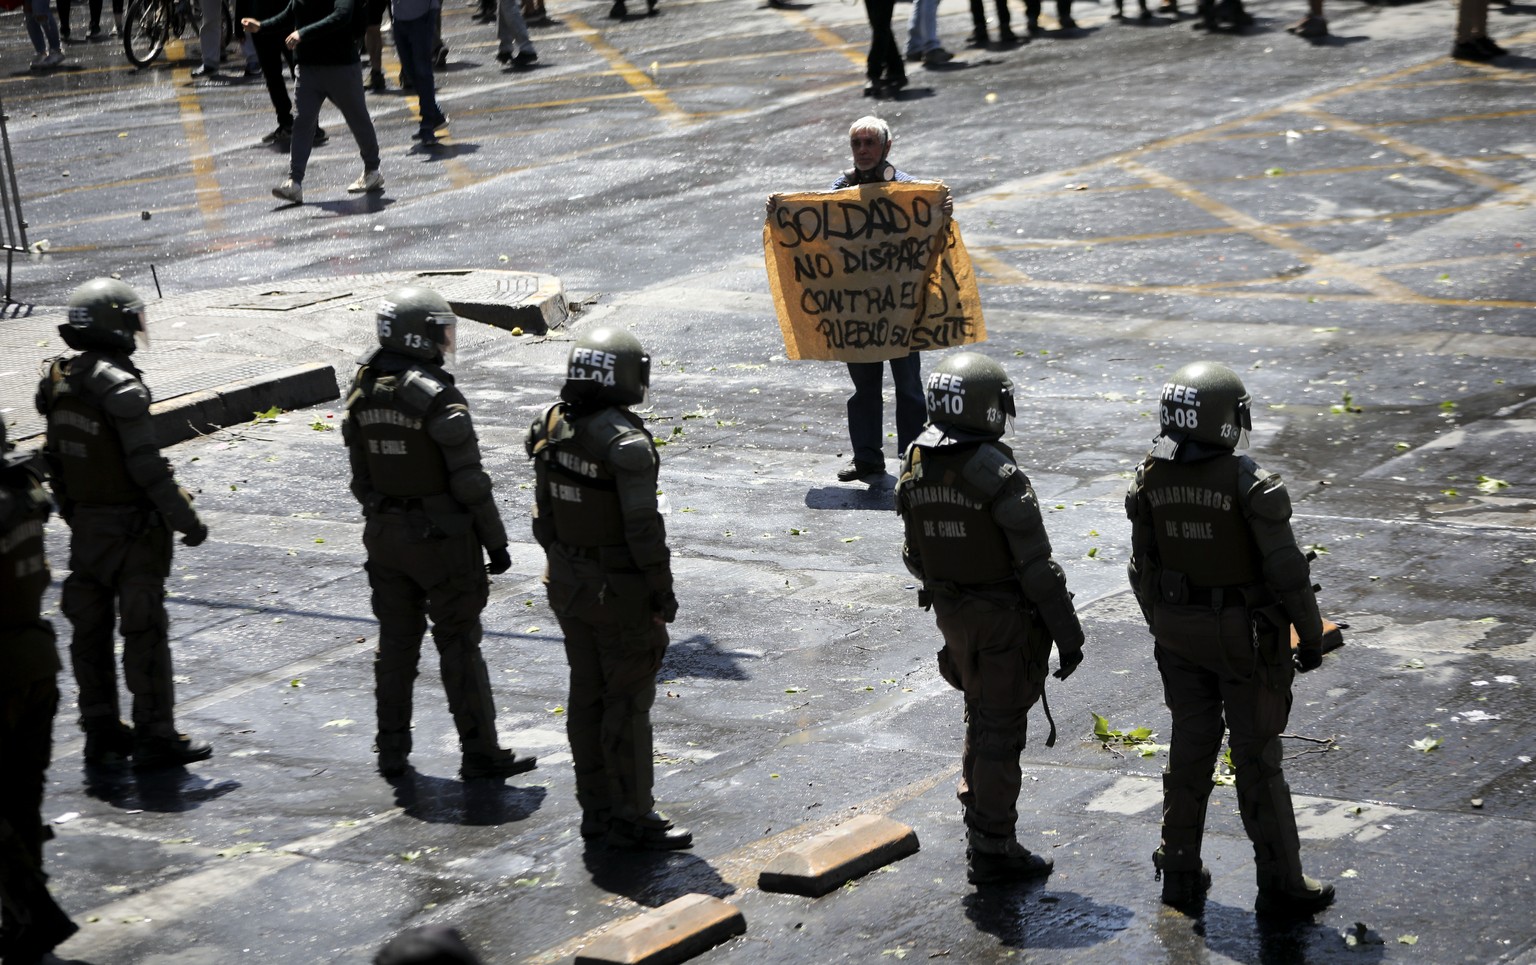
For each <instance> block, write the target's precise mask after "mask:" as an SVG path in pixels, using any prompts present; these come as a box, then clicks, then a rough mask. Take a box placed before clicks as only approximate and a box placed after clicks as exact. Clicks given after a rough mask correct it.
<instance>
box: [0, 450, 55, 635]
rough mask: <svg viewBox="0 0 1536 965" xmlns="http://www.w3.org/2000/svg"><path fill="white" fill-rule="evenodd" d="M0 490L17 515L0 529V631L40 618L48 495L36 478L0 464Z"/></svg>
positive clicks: (45, 580)
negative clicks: (6, 492)
mask: <svg viewBox="0 0 1536 965" xmlns="http://www.w3.org/2000/svg"><path fill="white" fill-rule="evenodd" d="M0 486H3V487H4V488H5V489H7V490H9V491H10V493H11V496H12V498H13V499H14V501H15V503H14V504H15V505H17V506H18V507H19V510H20V511H19V512H17V513H15V515H14V518H13V519H12V520H11V523H10V525H9V526H5V527H4V528H3V529H0V629H8V628H11V627H16V626H20V625H22V624H26V623H35V622H36V621H38V620H40V619H41V618H42V616H41V612H42V611H41V605H42V599H43V592H44V591H45V590H47V589H48V560H47V558H46V557H45V556H44V555H43V523H44V522H45V521H46V520H47V519H48V495H47V494H46V493H44V492H43V487H42V486H41V485H40V484H39V483H38V481H37V479H36V477H34V476H33V475H32V474H31V473H30V472H27V471H26V470H25V469H22V468H20V467H19V466H8V465H3V464H0Z"/></svg>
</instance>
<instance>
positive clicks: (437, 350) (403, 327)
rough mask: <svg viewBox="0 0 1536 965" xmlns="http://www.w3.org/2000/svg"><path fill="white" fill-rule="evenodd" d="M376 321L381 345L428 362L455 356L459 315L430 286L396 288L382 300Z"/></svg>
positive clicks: (447, 359)
mask: <svg viewBox="0 0 1536 965" xmlns="http://www.w3.org/2000/svg"><path fill="white" fill-rule="evenodd" d="M375 321H376V322H377V324H378V327H379V345H380V346H382V347H383V348H387V349H389V350H390V351H391V352H399V353H400V354H401V355H409V356H411V357H412V358H418V359H425V360H426V361H428V362H443V361H448V362H452V361H453V359H454V348H455V345H456V339H455V333H456V331H457V329H458V323H459V317H458V316H457V315H455V314H454V313H453V308H452V307H451V306H449V304H448V300H447V299H446V298H444V297H443V296H442V295H439V294H438V293H437V292H435V291H433V290H432V289H430V288H423V287H421V286H420V285H407V286H405V287H404V288H396V289H395V290H394V291H392V292H390V293H389V294H388V295H385V296H384V300H383V301H382V302H380V303H379V313H378V315H376V316H375Z"/></svg>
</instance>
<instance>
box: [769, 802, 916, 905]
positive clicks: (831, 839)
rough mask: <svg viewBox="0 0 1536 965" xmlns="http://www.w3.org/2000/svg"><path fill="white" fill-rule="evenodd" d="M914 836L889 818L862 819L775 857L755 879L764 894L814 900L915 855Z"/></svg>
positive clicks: (866, 817)
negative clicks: (783, 894)
mask: <svg viewBox="0 0 1536 965" xmlns="http://www.w3.org/2000/svg"><path fill="white" fill-rule="evenodd" d="M918 848H919V845H918V841H917V832H915V831H913V830H912V829H911V828H910V827H908V826H907V825H905V824H902V823H901V822H899V821H892V820H891V819H890V818H882V817H876V816H875V815H872V814H870V815H864V816H862V817H857V818H854V819H853V820H852V821H849V822H847V823H846V824H840V825H838V826H837V827H835V828H832V829H830V830H828V831H823V832H822V833H821V834H818V835H816V836H815V837H814V838H811V839H810V840H809V841H807V842H805V843H804V844H802V845H799V846H798V847H795V848H791V849H790V850H788V851H785V852H782V853H780V854H779V855H778V856H777V857H775V858H774V859H773V860H772V861H770V862H768V864H767V866H766V867H764V868H763V870H762V873H761V874H759V875H758V878H757V886H758V887H759V888H761V889H762V890H763V891H780V892H788V893H789V894H794V895H805V896H806V897H809V898H819V897H821V896H822V895H824V894H826V893H827V892H829V891H832V890H833V889H834V888H837V887H839V886H841V885H842V884H844V883H845V882H848V881H852V880H853V879H854V878H857V877H859V876H860V875H863V874H868V873H869V872H871V871H873V870H874V869H876V868H879V867H881V866H883V865H887V864H890V863H891V862H893V861H897V860H900V859H901V858H905V857H906V856H908V855H911V854H916V853H917V851H918Z"/></svg>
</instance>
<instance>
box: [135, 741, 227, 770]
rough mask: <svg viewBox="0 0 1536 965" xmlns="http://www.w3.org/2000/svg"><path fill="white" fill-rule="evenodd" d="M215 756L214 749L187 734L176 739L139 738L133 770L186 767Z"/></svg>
mask: <svg viewBox="0 0 1536 965" xmlns="http://www.w3.org/2000/svg"><path fill="white" fill-rule="evenodd" d="M212 756H213V748H212V747H211V746H209V745H207V744H199V743H195V742H194V741H193V740H192V738H190V737H188V736H187V735H186V734H177V735H175V736H174V737H137V736H135V738H134V742H133V768H134V770H137V771H148V770H156V769H161V768H168V767H185V766H186V765H188V764H196V763H197V762H198V761H206V760H207V759H208V758H210V757H212Z"/></svg>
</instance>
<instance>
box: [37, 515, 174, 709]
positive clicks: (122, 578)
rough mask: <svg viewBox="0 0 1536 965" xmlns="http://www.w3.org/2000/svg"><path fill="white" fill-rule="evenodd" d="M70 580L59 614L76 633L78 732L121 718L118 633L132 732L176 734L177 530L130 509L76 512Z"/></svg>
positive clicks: (72, 649)
mask: <svg viewBox="0 0 1536 965" xmlns="http://www.w3.org/2000/svg"><path fill="white" fill-rule="evenodd" d="M69 528H70V542H69V569H70V573H69V576H67V577H65V578H64V588H63V591H62V593H61V595H60V599H59V609H60V610H62V611H63V612H64V616H66V617H67V618H68V619H69V622H70V624H71V625H73V627H74V637H73V639H72V640H71V642H70V645H69V658H70V663H71V664H72V665H73V667H74V671H75V682H76V683H78V684H79V686H80V698H79V700H80V726H81V728H82V729H84V730H86V731H89V730H91V729H92V728H93V727H96V726H98V725H100V726H116V724H117V721H118V720H120V719H121V716H122V712H121V711H120V710H119V704H118V693H117V668H116V665H115V661H114V657H113V632H114V629H115V624H117V623H119V622H120V623H121V629H122V633H123V682H124V683H126V684H127V685H128V692H129V693H130V694H132V695H133V726H134V730H135V732H136V733H137V735H138V736H139V737H141V738H143V737H174V736H175V735H176V725H175V709H176V688H175V684H173V683H172V681H171V645H170V635H169V625H170V624H169V620H168V619H167V618H166V615H165V579H166V577H167V576H169V575H170V572H171V531H170V530H169V529H167V528H166V527H165V524H164V523H163V521H162V520H161V519H160V515H159V514H158V513H156V512H154V511H152V510H145V509H140V508H137V507H132V506H97V505H81V506H76V507H75V509H74V511H73V512H72V513H71V515H70V520H69Z"/></svg>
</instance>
